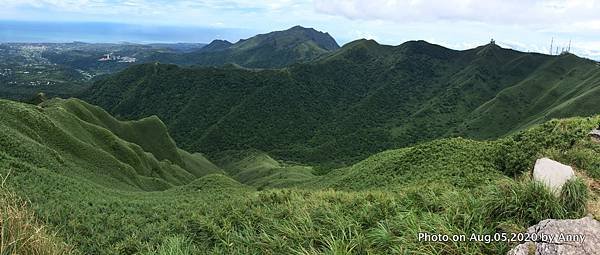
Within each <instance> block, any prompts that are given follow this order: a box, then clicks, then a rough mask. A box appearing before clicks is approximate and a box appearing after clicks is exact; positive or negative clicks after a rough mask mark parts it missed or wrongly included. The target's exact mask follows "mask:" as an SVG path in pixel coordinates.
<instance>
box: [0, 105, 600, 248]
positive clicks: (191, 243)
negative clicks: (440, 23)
mask: <svg viewBox="0 0 600 255" xmlns="http://www.w3.org/2000/svg"><path fill="white" fill-rule="evenodd" d="M0 107H1V108H2V109H3V110H2V111H1V112H0V131H1V132H0V175H1V176H2V179H3V180H5V181H4V182H3V183H4V184H3V186H2V190H1V191H0V193H1V198H2V201H1V202H2V203H3V205H10V206H9V207H6V206H3V208H9V209H8V211H6V210H5V211H3V213H2V218H1V219H2V230H3V232H2V238H3V239H2V240H22V239H27V238H29V237H28V236H31V240H38V239H39V240H46V242H32V243H28V242H22V244H24V245H23V247H24V248H22V249H24V250H22V252H21V253H22V254H36V253H35V252H29V251H30V250H31V249H40V248H36V247H37V246H35V245H37V244H40V245H44V246H41V247H43V248H41V249H45V250H48V251H49V252H48V254H63V253H73V254H504V253H506V252H507V251H508V250H509V249H510V248H511V247H512V246H514V245H516V244H514V243H506V242H491V243H486V242H420V241H419V240H418V233H421V232H429V233H433V234H464V235H467V236H470V235H471V234H472V233H475V234H493V233H497V232H519V231H523V230H524V229H525V228H526V227H528V226H530V225H532V224H535V223H537V222H538V221H540V220H542V219H547V218H556V219H560V218H577V217H581V216H583V215H585V214H587V213H588V212H591V213H594V211H593V210H591V209H590V208H594V206H596V204H595V203H597V200H596V198H597V195H598V194H597V190H595V189H593V188H589V187H591V186H589V182H590V181H595V180H597V179H598V178H600V157H599V155H600V144H597V143H594V142H592V141H591V140H590V139H589V137H588V136H587V132H589V130H591V129H592V128H593V127H595V126H596V125H597V124H598V123H599V122H600V117H590V118H571V119H563V120H552V121H549V122H545V123H544V124H541V125H536V126H534V127H532V128H529V129H526V130H523V131H521V132H519V133H516V134H514V135H511V136H508V137H506V138H503V139H499V140H494V141H473V140H468V139H463V138H449V139H441V140H434V141H431V142H426V143H421V144H418V145H415V146H412V147H407V148H401V149H395V150H388V151H385V152H382V153H378V154H375V155H373V156H371V157H369V158H367V159H365V160H363V161H361V162H358V163H356V164H354V165H351V166H348V167H344V168H340V169H334V170H332V171H329V172H328V173H325V174H323V173H318V172H319V171H318V169H317V168H312V167H310V166H303V165H301V164H298V163H294V162H284V161H280V160H277V159H275V158H273V157H271V156H269V155H267V154H265V153H263V152H260V151H256V150H248V151H245V152H239V151H237V152H223V153H222V154H221V155H219V157H218V158H212V160H209V159H207V158H206V157H204V156H203V155H202V154H198V153H196V154H191V153H188V152H185V151H183V150H181V149H178V148H177V147H176V146H175V143H174V142H173V141H172V139H171V138H170V136H169V134H168V133H167V132H166V128H165V127H164V124H162V122H161V121H160V120H159V119H158V118H148V119H144V120H140V121H132V122H121V121H117V120H115V119H114V118H113V117H111V116H110V115H108V114H106V112H104V111H103V110H102V109H100V108H97V107H95V106H91V105H89V104H86V103H85V102H83V101H80V100H76V99H68V100H58V99H57V100H51V101H48V102H46V103H44V104H42V105H41V106H34V105H27V104H23V103H16V102H12V101H5V100H0ZM541 156H548V157H551V158H553V159H555V160H559V161H561V162H563V163H565V164H570V165H572V166H574V167H575V168H576V170H577V171H578V173H580V174H581V175H582V177H581V179H577V180H574V181H572V182H570V183H569V184H568V185H566V186H565V188H564V189H563V191H562V193H561V195H560V196H558V197H556V196H554V195H553V194H552V193H551V192H549V191H548V190H547V189H546V188H545V187H544V186H542V185H540V184H538V183H535V182H532V181H531V180H530V179H529V178H528V175H527V172H528V171H529V170H530V169H531V168H532V166H533V163H534V162H535V159H536V158H538V157H541ZM316 173H318V174H316ZM21 201H27V203H25V204H23V203H22V202H21ZM13 205H14V206H13ZM12 208H16V211H15V210H14V209H12ZM19 214H23V215H26V216H27V217H20V216H18V217H16V218H19V219H25V222H24V223H21V224H20V225H19V224H15V223H14V222H15V221H14V218H15V216H14V215H19ZM598 216H599V215H596V217H598ZM7 219H8V220H7ZM13 226H16V227H13ZM41 226H44V227H43V229H44V231H43V232H36V231H33V232H32V231H30V229H31V228H33V229H37V228H40V227H41ZM15 228H16V229H17V232H15V231H14V230H13V231H9V232H8V234H7V232H5V231H4V229H15ZM34 232H35V233H34ZM14 233H17V234H14ZM11 247H12V246H11V245H10V243H7V242H4V241H3V242H2V243H1V246H0V249H1V250H2V251H5V250H8V249H13V248H11ZM27 249H30V250H27Z"/></svg>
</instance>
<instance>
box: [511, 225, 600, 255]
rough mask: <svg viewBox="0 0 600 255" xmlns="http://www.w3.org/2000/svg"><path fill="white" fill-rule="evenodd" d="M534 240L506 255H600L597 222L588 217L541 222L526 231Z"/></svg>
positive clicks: (518, 246)
mask: <svg viewBox="0 0 600 255" xmlns="http://www.w3.org/2000/svg"><path fill="white" fill-rule="evenodd" d="M527 233H528V234H529V236H530V237H531V238H533V237H535V238H536V239H535V240H532V241H529V242H525V243H522V244H519V245H517V246H516V247H515V248H513V249H512V250H510V251H509V252H508V255H529V254H536V255H555V254H556V255H558V254H565V255H580V254H582V255H592V254H600V222H598V221H597V220H594V219H593V218H592V217H591V216H588V217H585V218H582V219H578V220H543V221H540V223H538V224H537V225H534V226H531V227H530V228H529V229H527Z"/></svg>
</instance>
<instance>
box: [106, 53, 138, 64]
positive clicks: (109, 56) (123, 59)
mask: <svg viewBox="0 0 600 255" xmlns="http://www.w3.org/2000/svg"><path fill="white" fill-rule="evenodd" d="M98 61H100V62H105V61H117V62H121V63H135V61H137V59H136V58H132V57H122V56H119V55H114V54H112V53H108V54H105V55H104V56H102V58H100V59H98Z"/></svg>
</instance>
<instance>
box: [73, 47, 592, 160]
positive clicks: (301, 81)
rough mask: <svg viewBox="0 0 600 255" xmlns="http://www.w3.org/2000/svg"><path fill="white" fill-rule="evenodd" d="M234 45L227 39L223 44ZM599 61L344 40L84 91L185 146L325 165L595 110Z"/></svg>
mask: <svg viewBox="0 0 600 255" xmlns="http://www.w3.org/2000/svg"><path fill="white" fill-rule="evenodd" d="M231 47H233V46H231ZM599 84H600V66H598V64H597V63H596V62H593V61H591V60H586V59H581V58H578V57H576V56H574V55H571V54H565V55H561V56H548V55H542V54H536V53H523V52H518V51H513V50H509V49H503V48H500V47H499V46H497V45H494V44H489V45H485V46H481V47H478V48H475V49H471V50H465V51H455V50H450V49H447V48H443V47H441V46H437V45H433V44H429V43H427V42H424V41H411V42H406V43H404V44H402V45H399V46H386V45H380V44H378V43H377V42H375V41H371V40H358V41H355V42H351V43H349V44H347V45H345V46H343V47H342V48H341V49H339V50H336V51H334V52H331V53H328V54H326V55H325V56H323V57H321V58H319V59H317V60H315V61H312V62H309V63H303V64H295V65H292V66H289V67H287V68H284V69H280V70H263V71H256V70H245V69H240V68H236V67H232V66H230V67H227V68H180V67H177V66H172V65H162V64H147V65H140V66H135V67H131V68H129V69H127V70H125V71H123V72H121V73H119V74H117V75H115V76H113V77H110V78H107V79H104V80H101V81H98V82H96V83H95V84H94V85H93V86H92V88H91V89H90V90H89V91H88V92H87V93H86V94H83V95H82V97H83V98H85V99H86V100H89V101H90V102H93V103H94V104H97V105H100V106H101V107H103V108H105V109H107V111H109V112H111V113H113V114H114V115H116V116H118V117H119V118H125V119H137V118H142V117H146V116H151V115H157V116H158V117H159V118H161V119H162V120H163V121H164V122H165V124H166V125H167V127H168V129H169V131H170V132H171V133H172V135H173V137H174V139H175V141H177V143H178V144H179V145H180V146H182V147H183V148H184V149H187V150H191V151H202V152H205V153H207V154H208V155H209V156H210V157H217V156H218V155H219V153H221V152H223V151H229V150H242V151H243V150H246V149H257V150H260V151H264V152H267V153H269V154H270V155H274V156H275V157H277V158H281V159H286V160H292V161H297V162H303V163H310V164H318V165H320V166H322V167H323V168H332V167H333V166H340V165H341V166H343V165H349V164H351V163H355V162H357V161H359V160H361V159H364V158H366V157H368V156H370V155H372V154H374V153H377V152H381V151H384V150H386V149H391V148H398V147H405V146H410V145H414V144H418V143H421V142H424V141H430V140H433V139H437V138H442V137H457V136H463V137H468V138H476V139H494V138H498V137H503V136H505V135H508V134H512V133H514V132H516V131H519V130H522V129H525V128H527V127H530V126H532V125H533V124H538V123H542V122H544V121H547V120H550V119H552V118H563V117H570V116H589V115H592V114H594V113H597V112H599V111H600V105H599V104H596V103H594V102H595V100H593V98H597V97H598V96H600V95H599V94H598V93H599V91H600V90H598V88H600V86H598V85H599Z"/></svg>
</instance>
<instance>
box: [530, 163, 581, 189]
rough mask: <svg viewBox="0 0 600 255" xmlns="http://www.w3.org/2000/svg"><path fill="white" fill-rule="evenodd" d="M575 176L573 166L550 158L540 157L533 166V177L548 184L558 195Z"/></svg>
mask: <svg viewBox="0 0 600 255" xmlns="http://www.w3.org/2000/svg"><path fill="white" fill-rule="evenodd" d="M573 177H575V172H574V171H573V168H572V167H570V166H567V165H563V164H561V163H559V162H556V161H554V160H551V159H549V158H541V159H538V160H537V161H536V162H535V167H534V168H533V179H534V180H536V181H539V182H542V183H544V184H546V185H547V186H548V188H550V190H552V191H553V192H554V194H557V195H558V194H560V191H561V188H562V186H563V185H564V184H565V183H566V182H567V181H568V180H570V179H571V178H573Z"/></svg>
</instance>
